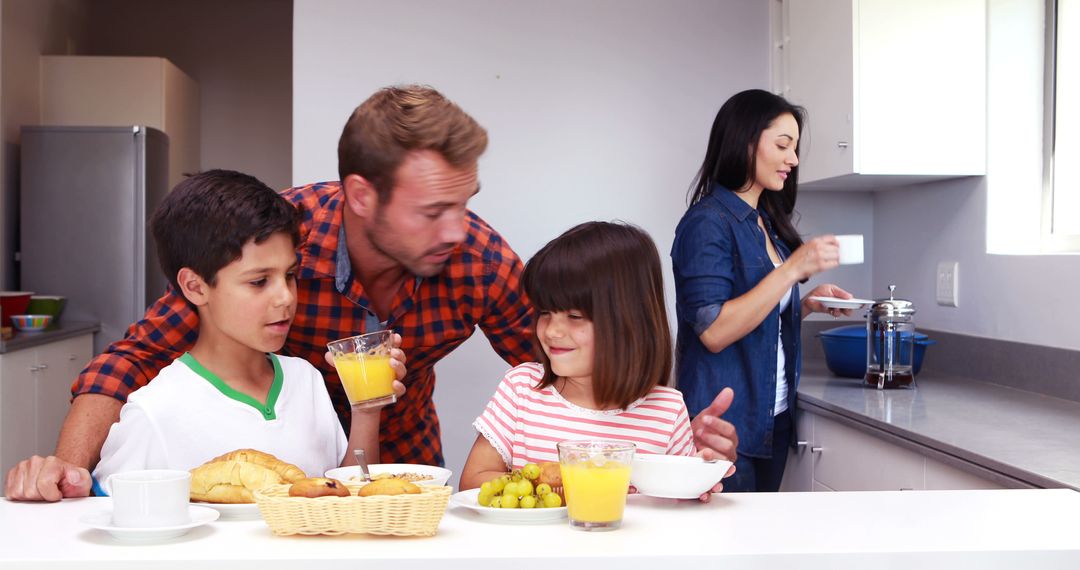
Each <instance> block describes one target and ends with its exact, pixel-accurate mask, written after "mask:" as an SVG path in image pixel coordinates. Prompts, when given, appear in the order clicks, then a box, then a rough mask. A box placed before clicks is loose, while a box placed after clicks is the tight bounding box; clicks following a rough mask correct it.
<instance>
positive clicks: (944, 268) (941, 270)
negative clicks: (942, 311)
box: [937, 261, 960, 307]
mask: <svg viewBox="0 0 1080 570" xmlns="http://www.w3.org/2000/svg"><path fill="white" fill-rule="evenodd" d="M959 272H960V264H959V263H957V262H955V261H939V262H938V264H937V304H939V305H941V306H943V307H958V306H959V304H958V301H959V298H958V297H959V292H960V286H959V275H958V274H959Z"/></svg>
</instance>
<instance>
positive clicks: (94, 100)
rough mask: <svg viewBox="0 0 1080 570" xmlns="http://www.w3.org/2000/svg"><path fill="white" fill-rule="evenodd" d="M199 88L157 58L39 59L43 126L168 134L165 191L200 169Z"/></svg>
mask: <svg viewBox="0 0 1080 570" xmlns="http://www.w3.org/2000/svg"><path fill="white" fill-rule="evenodd" d="M199 108H200V105H199V84H198V83H196V82H195V80H194V79H192V78H191V77H189V76H188V75H187V74H186V73H184V72H183V71H181V70H180V68H178V67H176V66H175V65H173V64H172V63H171V62H170V61H169V60H167V59H162V58H160V57H106V56H70V55H49V56H41V122H42V124H45V125H63V126H95V127H116V126H131V125H143V126H147V127H154V128H155V129H158V130H160V131H162V132H164V133H165V134H166V135H168V136H169V188H172V187H173V186H175V185H176V184H177V183H179V182H180V180H182V179H183V175H184V174H185V173H191V172H198V171H199V170H200V162H201V161H200V151H199V149H200V141H199V136H200V135H199V132H200V127H199Z"/></svg>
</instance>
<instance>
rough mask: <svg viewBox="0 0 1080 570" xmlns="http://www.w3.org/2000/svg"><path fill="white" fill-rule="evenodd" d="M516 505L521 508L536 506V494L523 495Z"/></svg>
mask: <svg viewBox="0 0 1080 570" xmlns="http://www.w3.org/2000/svg"><path fill="white" fill-rule="evenodd" d="M518 506H519V507H521V508H523V509H532V508H534V507H536V495H525V496H524V497H522V498H521V501H519V502H518Z"/></svg>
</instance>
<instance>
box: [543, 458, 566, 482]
mask: <svg viewBox="0 0 1080 570" xmlns="http://www.w3.org/2000/svg"><path fill="white" fill-rule="evenodd" d="M538 481H539V482H540V483H547V484H548V485H551V486H552V487H561V486H562V469H561V468H560V467H559V464H558V463H557V462H555V461H545V462H543V463H541V464H540V479H539V480H538Z"/></svg>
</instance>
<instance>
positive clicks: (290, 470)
mask: <svg viewBox="0 0 1080 570" xmlns="http://www.w3.org/2000/svg"><path fill="white" fill-rule="evenodd" d="M216 461H243V462H246V463H254V464H256V465H262V466H263V467H269V468H270V469H273V470H274V471H276V472H277V474H278V475H281V478H282V479H284V480H285V481H287V482H289V483H295V482H297V481H299V480H301V479H304V478H306V477H307V475H305V474H304V471H303V470H302V469H300V468H299V467H297V466H295V465H293V464H291V463H286V462H284V461H282V460H280V459H278V458H277V457H274V456H273V455H270V454H269V453H266V452H264V451H259V450H257V449H237V450H236V451H230V452H228V453H226V454H225V455H221V456H218V457H215V458H213V459H211V460H210V461H207V463H213V462H216Z"/></svg>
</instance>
